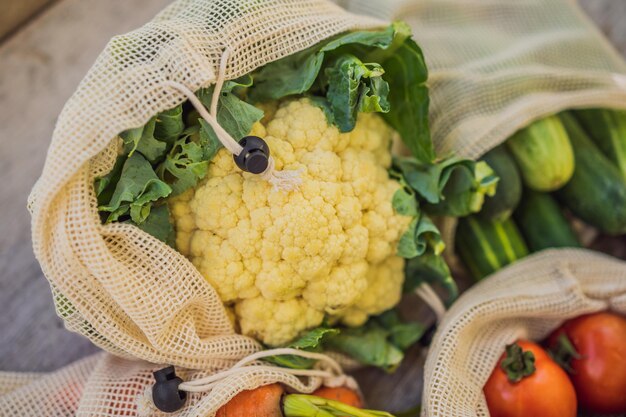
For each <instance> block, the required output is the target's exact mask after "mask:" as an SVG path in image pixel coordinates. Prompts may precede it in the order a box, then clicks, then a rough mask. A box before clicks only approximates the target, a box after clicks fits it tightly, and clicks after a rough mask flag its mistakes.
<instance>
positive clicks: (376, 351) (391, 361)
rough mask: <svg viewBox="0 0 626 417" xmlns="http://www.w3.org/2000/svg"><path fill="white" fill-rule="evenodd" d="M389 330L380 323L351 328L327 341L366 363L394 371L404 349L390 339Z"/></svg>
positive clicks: (338, 349)
mask: <svg viewBox="0 0 626 417" xmlns="http://www.w3.org/2000/svg"><path fill="white" fill-rule="evenodd" d="M389 336H390V334H389V331H388V330H386V329H384V328H383V327H381V326H380V325H379V324H378V323H375V322H373V323H368V325H365V326H362V327H357V328H349V329H345V330H343V331H342V332H341V333H339V334H338V335H337V336H335V337H332V338H329V339H328V341H327V342H326V343H325V345H326V346H328V348H330V349H333V350H337V351H339V352H342V353H345V354H347V355H348V356H350V357H352V358H354V359H356V360H357V361H359V362H361V363H362V364H364V365H371V366H376V367H379V368H383V369H384V370H386V371H388V372H393V371H394V370H395V369H396V368H397V367H398V366H399V365H400V362H402V359H404V354H403V353H402V351H401V350H400V349H399V348H397V347H396V346H394V345H393V344H392V343H391V342H390V341H389V340H388V339H389Z"/></svg>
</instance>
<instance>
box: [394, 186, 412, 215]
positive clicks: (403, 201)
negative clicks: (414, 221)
mask: <svg viewBox="0 0 626 417" xmlns="http://www.w3.org/2000/svg"><path fill="white" fill-rule="evenodd" d="M391 205H392V206H393V209H394V210H395V211H396V213H398V214H401V215H403V216H412V217H414V216H417V215H418V214H419V207H418V204H417V199H416V198H415V193H414V192H413V190H411V189H410V188H408V187H402V188H399V189H398V190H397V191H396V192H395V193H394V194H393V198H392V200H391Z"/></svg>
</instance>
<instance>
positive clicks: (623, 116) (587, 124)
mask: <svg viewBox="0 0 626 417" xmlns="http://www.w3.org/2000/svg"><path fill="white" fill-rule="evenodd" d="M574 115H575V116H576V118H577V119H578V121H579V122H580V124H581V125H582V126H583V128H584V129H585V130H586V131H587V133H588V134H589V136H590V137H591V139H592V140H593V141H594V142H595V144H596V145H597V146H598V148H600V150H601V151H602V152H604V155H606V156H607V157H608V158H609V159H610V160H611V161H613V163H614V164H615V166H617V168H618V169H619V170H620V172H621V173H622V176H623V177H624V178H625V179H626V111H625V110H605V109H588V110H578V111H576V112H574Z"/></svg>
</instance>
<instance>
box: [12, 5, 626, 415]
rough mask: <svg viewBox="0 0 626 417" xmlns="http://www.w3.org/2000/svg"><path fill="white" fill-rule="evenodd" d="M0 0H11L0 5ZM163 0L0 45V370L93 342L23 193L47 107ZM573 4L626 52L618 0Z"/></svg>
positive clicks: (372, 374)
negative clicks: (41, 252) (65, 295)
mask: <svg viewBox="0 0 626 417" xmlns="http://www.w3.org/2000/svg"><path fill="white" fill-rule="evenodd" d="M6 1H8V2H11V1H16V2H18V1H20V0H0V5H1V4H4V3H3V2H6ZM168 2H169V1H168V0H107V1H102V0H60V1H58V2H56V3H54V4H53V5H52V6H51V7H49V8H48V9H46V10H45V11H44V12H43V13H41V14H40V15H38V16H37V17H36V18H35V19H33V20H32V21H31V22H29V24H28V25H26V26H22V27H21V29H20V30H19V31H18V32H17V33H14V34H13V35H12V36H11V37H10V38H9V39H8V40H6V41H5V42H4V43H3V44H2V45H0V195H1V196H2V198H1V199H0V313H1V314H0V370H12V371H50V370H53V369H57V368H59V367H61V366H63V365H65V364H67V363H70V362H72V361H74V360H76V359H78V358H80V357H83V356H85V355H87V354H90V353H93V352H95V351H96V349H95V348H94V347H93V346H91V345H90V343H89V342H87V341H86V340H85V339H83V338H82V337H80V336H78V335H76V334H73V333H70V332H68V331H66V330H65V329H64V328H63V325H62V322H61V321H60V319H58V318H57V317H56V315H55V313H54V308H53V305H52V300H51V297H50V289H49V287H48V283H47V281H46V280H45V279H44V277H43V276H42V274H41V270H40V269H39V266H38V264H37V262H36V260H35V258H34V256H33V253H32V248H31V242H30V232H29V228H30V224H29V221H30V218H29V215H28V213H27V211H26V199H27V196H28V193H29V191H30V188H31V187H32V185H33V183H34V182H35V180H36V178H37V176H38V175H39V173H40V170H41V167H42V165H43V161H44V158H45V153H46V149H47V147H48V143H49V141H50V137H51V133H52V129H53V126H54V122H55V118H56V116H57V115H58V114H59V112H60V110H61V108H62V106H63V103H64V102H65V101H66V100H67V98H68V97H69V96H70V95H71V93H72V92H73V90H74V89H75V88H76V85H77V84H78V82H79V81H80V80H81V78H82V77H83V75H84V74H85V72H86V71H87V69H88V68H89V67H90V66H91V64H92V62H93V61H94V59H95V58H96V56H97V55H98V53H99V52H100V51H101V50H102V48H103V47H104V45H105V44H106V42H107V40H108V39H109V38H110V37H111V36H113V35H114V34H118V33H122V32H126V31H129V30H131V29H133V28H135V27H137V26H140V25H141V24H142V23H144V22H146V21H147V20H148V19H150V18H151V17H152V16H153V15H154V14H155V13H156V12H158V11H159V10H160V9H161V8H163V7H164V6H165V5H166V4H167V3H168ZM582 3H583V6H584V7H585V9H586V10H587V11H588V12H589V13H590V15H591V16H592V17H593V19H594V20H595V21H596V22H598V24H599V26H600V27H601V29H602V30H603V31H604V32H605V33H606V34H607V36H609V38H611V39H612V41H613V42H614V44H615V45H616V46H617V47H618V49H619V50H620V51H621V52H622V54H626V1H625V0H583V1H582ZM422 363H423V358H422V355H421V352H420V351H419V349H417V348H416V349H414V350H413V351H412V352H411V353H410V354H409V360H408V361H407V363H405V366H403V368H402V369H401V370H400V371H399V372H397V373H396V374H394V375H386V374H384V373H383V372H379V371H376V370H367V371H360V372H359V373H358V374H357V376H358V378H359V380H360V381H361V383H362V385H363V387H364V390H365V392H366V393H367V394H368V397H369V398H370V405H371V406H373V407H377V406H378V407H387V408H391V409H392V410H394V411H395V410H399V409H403V408H406V407H408V406H411V405H413V404H416V403H417V402H418V401H419V393H420V391H421V389H420V387H421V364H422ZM409 364H410V365H409Z"/></svg>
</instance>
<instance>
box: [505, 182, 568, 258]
mask: <svg viewBox="0 0 626 417" xmlns="http://www.w3.org/2000/svg"><path fill="white" fill-rule="evenodd" d="M515 221H516V222H517V225H518V226H519V228H520V230H521V232H522V235H523V236H524V239H525V240H526V243H527V244H528V247H529V248H530V250H531V251H533V252H537V251H540V250H542V249H547V248H562V247H580V243H579V242H578V238H577V237H576V234H575V233H574V231H573V230H572V228H571V226H570V224H569V222H568V221H567V219H566V218H565V216H564V215H563V212H562V211H561V207H559V205H558V204H557V202H556V200H555V199H554V197H552V196H551V195H550V194H546V193H540V192H537V191H533V190H529V189H526V190H524V198H523V199H522V202H521V203H520V205H519V206H518V207H517V210H516V211H515Z"/></svg>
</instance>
